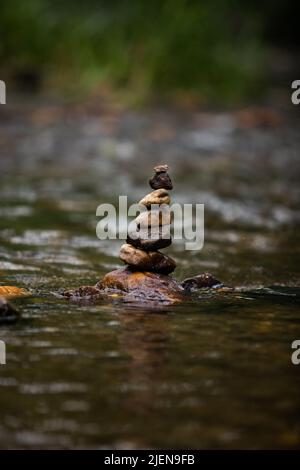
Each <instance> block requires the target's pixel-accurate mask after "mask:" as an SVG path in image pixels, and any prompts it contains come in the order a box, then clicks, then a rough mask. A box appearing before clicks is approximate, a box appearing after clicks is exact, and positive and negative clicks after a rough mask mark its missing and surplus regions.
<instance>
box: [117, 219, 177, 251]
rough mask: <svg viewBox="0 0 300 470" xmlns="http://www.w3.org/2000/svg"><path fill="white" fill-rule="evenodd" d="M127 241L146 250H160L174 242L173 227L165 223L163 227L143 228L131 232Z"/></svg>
mask: <svg viewBox="0 0 300 470" xmlns="http://www.w3.org/2000/svg"><path fill="white" fill-rule="evenodd" d="M126 242H127V243H129V244H130V245H132V246H134V247H135V248H141V249H142V250H145V251H156V250H160V249H162V248H166V247H167V246H170V245H171V243H172V237H171V227H170V225H163V226H161V227H159V226H157V227H153V226H151V227H149V228H141V229H140V230H139V231H137V232H129V233H128V236H127V240H126Z"/></svg>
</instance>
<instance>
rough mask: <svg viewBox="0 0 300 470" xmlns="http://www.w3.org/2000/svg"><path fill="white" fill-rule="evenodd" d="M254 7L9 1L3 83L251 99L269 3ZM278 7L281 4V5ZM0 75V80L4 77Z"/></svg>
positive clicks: (227, 1) (0, 16)
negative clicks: (10, 81) (6, 80)
mask: <svg viewBox="0 0 300 470" xmlns="http://www.w3.org/2000/svg"><path fill="white" fill-rule="evenodd" d="M258 5H261V2H256V1H252V2H251V1H250V0H244V1H243V0H202V1H201V0H198V1H192V0H160V1H158V0H148V1H147V0H123V1H121V0H115V1H102V0H84V1H81V2H78V1H74V0H60V1H59V0H52V1H51V0H10V1H8V2H1V6H0V31H1V42H0V60H1V62H0V63H1V74H2V77H1V78H5V77H9V78H10V79H11V80H14V82H15V84H18V83H19V84H20V83H21V85H22V86H23V85H26V84H27V85H28V86H30V87H32V88H47V89H48V90H49V89H58V90H63V91H64V92H68V93H76V92H79V91H80V92H83V91H94V90H97V89H99V90H101V89H103V90H109V91H117V92H118V91H120V92H122V95H123V96H125V97H127V98H128V99H130V100H135V101H142V102H144V101H145V100H147V99H149V98H153V96H158V97H161V98H163V99H171V98H172V97H176V96H188V95H190V96H192V97H194V98H195V99H199V100H200V101H201V100H205V101H207V100H209V101H214V100H221V101H223V102H226V101H232V100H239V99H241V98H248V97H253V96H257V95H258V94H259V93H260V91H262V90H263V83H264V74H265V50H266V45H265V41H264V32H265V30H266V24H267V26H268V22H267V18H268V15H269V14H270V11H271V10H272V9H273V10H275V11H278V8H277V10H276V8H275V7H274V5H275V6H276V1H275V3H274V2H273V3H272V2H271V3H270V5H269V6H268V4H267V7H266V5H265V7H264V8H258ZM277 6H278V5H277ZM3 75H4V77H3Z"/></svg>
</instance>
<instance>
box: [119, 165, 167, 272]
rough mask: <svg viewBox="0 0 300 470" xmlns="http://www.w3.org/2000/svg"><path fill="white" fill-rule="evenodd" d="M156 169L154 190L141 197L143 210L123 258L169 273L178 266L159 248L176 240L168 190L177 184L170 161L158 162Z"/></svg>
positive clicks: (142, 268)
mask: <svg viewBox="0 0 300 470" xmlns="http://www.w3.org/2000/svg"><path fill="white" fill-rule="evenodd" d="M154 172H155V174H154V176H153V177H152V178H151V179H150V180H149V184H150V187H151V188H152V189H153V190H154V191H152V192H151V193H149V194H147V195H146V196H145V197H143V198H142V199H141V200H140V201H139V203H138V204H139V206H141V213H140V215H139V216H138V217H136V219H135V220H134V222H132V223H131V224H130V226H129V230H128V236H127V240H126V243H125V244H124V245H122V247H121V249H120V259H121V260H122V261H124V263H125V264H127V265H128V266H129V267H130V268H131V269H132V270H136V271H142V272H148V271H150V272H154V273H160V274H169V273H171V272H172V271H174V269H175V268H176V263H175V261H174V260H173V259H172V258H170V257H169V256H167V255H165V254H163V253H161V252H160V251H158V250H160V249H162V248H166V247H167V246H169V245H171V243H172V237H171V221H172V219H171V211H170V207H169V204H170V196H169V193H168V190H171V189H173V185H172V181H171V179H170V176H169V175H168V166H167V165H158V166H155V167H154Z"/></svg>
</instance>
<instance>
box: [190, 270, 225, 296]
mask: <svg viewBox="0 0 300 470" xmlns="http://www.w3.org/2000/svg"><path fill="white" fill-rule="evenodd" d="M181 285H182V287H183V288H184V289H185V290H186V291H190V292H193V291H196V290H198V289H202V288H212V287H213V288H217V287H220V288H221V287H223V284H222V283H221V282H220V281H218V279H216V278H215V277H214V276H213V275H212V274H210V273H202V274H199V275H198V276H194V277H190V278H187V279H185V280H184V281H183V282H182V284H181Z"/></svg>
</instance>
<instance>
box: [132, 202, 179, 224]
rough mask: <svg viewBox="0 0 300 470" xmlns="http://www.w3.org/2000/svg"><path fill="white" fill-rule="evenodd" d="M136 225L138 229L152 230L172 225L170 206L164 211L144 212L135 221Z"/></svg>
mask: <svg viewBox="0 0 300 470" xmlns="http://www.w3.org/2000/svg"><path fill="white" fill-rule="evenodd" d="M135 223H136V225H137V227H138V228H150V227H158V226H162V225H170V223H171V211H170V209H169V207H168V206H167V207H165V208H163V209H162V210H149V211H144V212H142V213H141V214H140V215H139V216H138V217H137V218H136V219H135Z"/></svg>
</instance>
